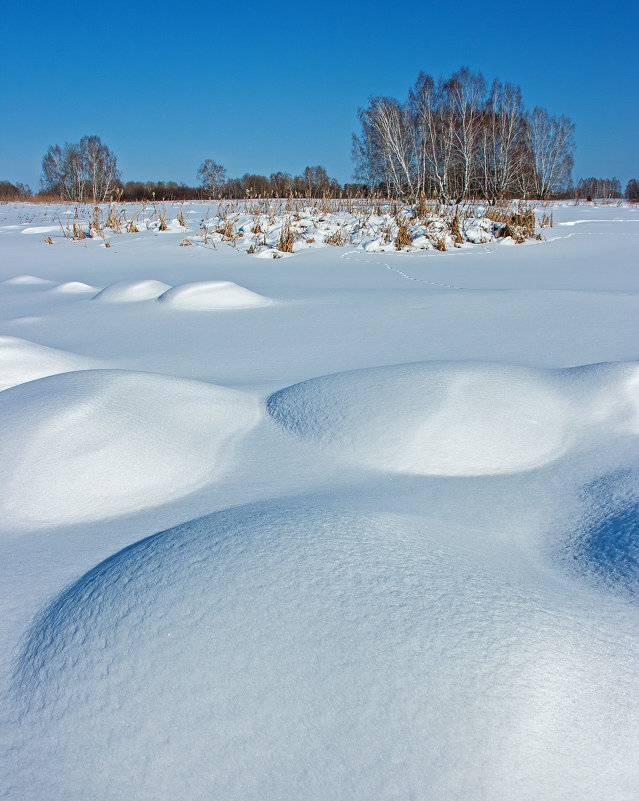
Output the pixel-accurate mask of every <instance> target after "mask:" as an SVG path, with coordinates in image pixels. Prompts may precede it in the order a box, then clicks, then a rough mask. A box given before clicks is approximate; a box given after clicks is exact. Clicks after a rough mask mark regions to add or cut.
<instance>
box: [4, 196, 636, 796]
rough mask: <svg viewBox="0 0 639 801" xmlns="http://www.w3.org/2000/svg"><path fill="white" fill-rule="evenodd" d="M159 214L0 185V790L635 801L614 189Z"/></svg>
mask: <svg viewBox="0 0 639 801" xmlns="http://www.w3.org/2000/svg"><path fill="white" fill-rule="evenodd" d="M165 210H166V219H165V222H166V227H167V230H165V231H160V230H159V227H160V226H159V214H157V213H156V214H155V217H153V219H152V216H153V215H152V214H151V212H150V210H148V209H147V210H143V209H141V208H140V207H135V208H133V209H128V208H127V209H126V210H125V211H126V221H122V223H121V225H120V228H121V229H122V231H123V232H122V233H121V234H118V233H116V232H115V231H114V228H113V227H112V228H110V229H105V230H104V231H103V235H101V234H99V233H97V232H96V231H95V230H94V232H93V233H94V236H93V237H87V238H85V239H81V240H79V241H75V242H74V241H71V239H69V238H65V236H64V235H63V234H64V233H67V234H69V233H71V234H72V231H73V228H72V226H73V218H74V217H75V218H76V226H80V225H81V226H82V228H83V230H84V231H85V232H87V233H88V231H89V224H90V217H91V209H89V210H86V209H81V210H80V211H79V213H78V214H77V215H76V214H75V210H74V209H73V208H72V207H71V208H68V209H67V208H65V207H63V206H59V207H53V206H49V207H47V206H41V205H25V204H22V205H17V206H16V205H2V206H0V388H1V389H2V391H0V442H1V447H2V460H1V461H0V473H1V480H0V521H1V522H2V533H1V536H0V585H1V587H2V597H1V607H0V637H1V642H2V647H1V648H0V682H1V685H0V686H1V689H2V701H3V714H2V721H1V729H0V736H1V745H2V754H0V765H1V767H0V771H1V774H0V794H1V795H0V797H3V798H7V799H11V801H34V799H47V801H62V800H63V799H64V801H69V799H80V798H82V799H84V798H91V799H96V801H103V800H104V801H106V800H107V799H108V800H109V801H111V800H113V801H116V799H117V800H118V801H120V799H124V798H130V799H136V801H142V800H144V799H148V801H151V800H153V801H161V800H162V799H176V798H184V799H193V800H195V799H202V801H205V800H206V801H210V799H220V801H233V799H237V801H249V800H250V799H253V800H254V801H269V800H272V801H275V799H277V801H281V799H313V800H314V801H332V799H335V800H336V801H337V799H339V800H340V801H342V799H353V800H355V799H360V800H361V801H370V799H376V800H377V799H379V801H382V800H383V801H387V800H388V801H389V800H390V799H401V800H402V801H403V800H404V799H415V800H416V801H421V799H460V801H461V799H464V801H466V799H473V801H474V800H475V799H477V800H478V801H479V800H480V799H486V801H489V800H490V801H493V799H499V801H511V800H512V801H522V799H526V800H528V799H530V800H531V801H532V800H533V799H534V800H535V801H536V800H537V799H539V801H541V800H542V799H543V801H555V800H556V801H600V800H601V799H602V798H607V799H612V800H613V801H622V799H624V800H625V799H627V800H628V801H630V799H636V797H637V787H638V786H639V760H638V759H637V754H638V753H639V522H638V518H639V361H637V360H638V359H639V325H638V321H639V313H638V312H639V270H638V269H637V267H638V264H639V259H638V258H637V256H638V253H639V207H637V206H634V207H628V206H612V205H593V204H587V205H579V206H574V205H572V204H563V205H562V204H556V205H554V206H553V207H552V208H544V209H539V215H540V216H541V215H542V214H544V213H546V214H549V213H550V212H552V215H553V219H554V227H552V228H545V229H543V240H542V241H531V242H528V243H526V244H523V245H515V244H514V243H513V241H512V240H511V239H501V238H496V231H495V229H494V228H491V227H490V225H489V223H488V222H484V221H483V220H484V218H483V217H481V216H477V217H472V218H471V217H470V216H469V217H468V219H467V220H465V221H464V228H463V231H464V237H463V238H464V241H463V242H462V243H461V247H454V244H455V242H454V241H453V240H452V239H450V240H449V241H448V242H447V243H446V244H447V246H448V250H447V252H439V251H438V250H436V249H435V248H434V247H433V246H432V243H433V241H437V236H436V234H437V231H435V233H434V234H433V232H432V231H431V232H430V233H429V232H428V231H427V230H426V229H425V230H424V231H422V232H421V233H420V231H418V230H412V231H409V235H410V236H411V237H412V239H413V241H414V242H415V244H414V247H413V249H412V250H410V251H408V252H395V250H396V248H395V245H394V244H393V242H394V241H395V240H394V238H395V237H396V236H397V231H396V230H395V229H393V228H392V219H395V218H391V217H390V215H387V216H388V219H385V220H382V221H381V222H379V221H376V220H375V219H372V218H371V217H369V218H368V221H367V225H368V226H369V227H368V228H365V229H363V228H362V227H361V226H360V227H359V228H358V225H359V223H358V218H357V215H356V214H353V215H351V217H352V218H353V219H352V220H351V221H350V222H349V221H348V214H347V213H346V212H343V213H342V215H341V217H340V215H337V214H336V215H333V216H332V217H331V215H326V216H327V219H325V220H323V221H322V224H323V223H326V225H324V227H322V226H321V225H320V224H319V223H320V221H319V217H317V215H316V216H315V217H313V215H312V214H311V213H310V212H309V215H308V221H309V224H308V225H306V221H307V220H306V218H305V217H304V214H302V213H298V216H299V219H298V220H295V221H294V223H295V225H297V229H296V231H297V239H296V244H295V246H294V248H293V249H294V251H295V252H294V253H292V254H290V253H281V251H280V250H279V248H278V244H279V243H280V242H281V241H282V230H281V229H282V225H283V223H282V220H281V219H279V218H278V219H275V221H274V222H270V221H269V219H268V215H264V218H263V219H262V220H261V222H260V226H259V227H260V228H261V229H262V231H261V232H258V233H255V231H254V227H255V219H256V215H255V214H253V215H252V216H251V215H249V213H248V211H246V214H245V215H244V217H245V218H246V219H244V217H242V216H241V215H240V216H239V217H237V219H236V218H235V217H234V218H233V220H234V222H233V226H234V228H233V231H232V234H233V235H232V236H231V237H230V238H229V237H227V236H226V235H225V234H224V233H223V232H222V233H220V232H218V230H217V229H223V225H222V222H225V221H228V218H229V216H230V212H229V211H228V210H226V211H224V212H223V214H222V215H220V213H219V210H218V209H217V208H216V207H215V206H207V205H198V204H185V205H183V206H182V205H178V204H175V205H170V204H168V205H167V206H166V207H165ZM381 212H382V217H383V215H384V214H386V213H387V210H384V209H382V210H381ZM234 213H236V211H235V212H234ZM293 213H295V212H294V211H291V214H293ZM180 215H182V220H180ZM236 216H237V213H236ZM222 217H223V218H224V219H222ZM105 218H106V209H105V210H103V217H102V221H103V222H104V219H105ZM132 218H133V219H134V220H135V225H134V226H130V229H129V231H128V232H127V231H126V229H125V224H126V222H128V221H130V220H131V219H132ZM60 220H62V221H63V224H62V226H61V225H60V222H59V221H60ZM67 220H68V221H69V224H67ZM211 220H213V221H214V222H213V223H211V224H210V221H211ZM182 222H184V224H182ZM291 224H292V225H293V223H291ZM278 225H279V228H278ZM295 225H293V227H295ZM244 226H246V230H244ZM269 226H270V227H269ZM347 226H350V227H349V228H348V244H346V245H344V246H343V247H335V246H329V245H323V243H324V241H325V240H326V239H327V238H329V237H333V236H334V235H335V234H336V233H338V236H337V237H336V239H334V240H333V241H337V240H339V239H340V237H341V238H342V239H344V236H345V231H346V228H347ZM374 226H379V230H377V229H376V230H373V228H374ZM384 226H385V229H384V230H385V232H384V230H382V228H384ZM389 226H390V228H389ZM133 227H135V228H137V229H138V230H137V231H134V230H131V229H132V228H133ZM116 228H117V225H116ZM249 228H250V230H249ZM203 229H204V230H203ZM209 229H210V230H209ZM240 229H243V230H240ZM326 231H328V233H326ZM467 231H470V232H471V233H470V237H469V236H468V235H467ZM482 231H483V232H484V233H483V234H482V233H481V232H482ZM377 234H379V236H377ZM484 234H485V236H484ZM440 235H441V231H440ZM420 237H423V238H420ZM47 238H50V240H51V242H52V244H49V243H48V242H46V241H44V240H46V239H47ZM389 238H390V242H389V241H387V240H388V239H389ZM294 239H295V236H294ZM440 239H441V236H440ZM185 240H188V242H190V243H191V245H190V246H188V245H185ZM223 240H224V241H223ZM309 240H313V241H309ZM472 242H475V244H472ZM457 244H460V243H457ZM107 245H108V247H107ZM181 245H185V246H182V247H181ZM252 246H254V247H253V250H252V251H251V255H249V252H248V251H250V250H251V247H252ZM380 250H381V251H382V252H376V251H380ZM273 255H275V256H280V255H282V256H283V257H282V258H272V257H273Z"/></svg>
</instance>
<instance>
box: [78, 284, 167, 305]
mask: <svg viewBox="0 0 639 801" xmlns="http://www.w3.org/2000/svg"><path fill="white" fill-rule="evenodd" d="M170 288H171V287H170V286H169V284H165V283H164V281H154V280H152V279H148V280H141V281H116V283H114V284H110V285H109V286H107V287H105V288H104V289H102V290H100V292H98V294H97V295H94V297H93V300H98V301H100V302H102V303H131V302H136V301H140V300H154V299H155V298H157V297H158V296H159V295H161V294H163V293H164V292H166V291H167V290H168V289H170Z"/></svg>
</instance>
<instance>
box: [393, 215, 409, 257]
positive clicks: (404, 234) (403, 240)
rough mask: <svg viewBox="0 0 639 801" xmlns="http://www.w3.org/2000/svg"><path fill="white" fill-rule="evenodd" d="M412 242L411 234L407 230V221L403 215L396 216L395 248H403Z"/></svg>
mask: <svg viewBox="0 0 639 801" xmlns="http://www.w3.org/2000/svg"><path fill="white" fill-rule="evenodd" d="M412 244H413V240H412V239H411V235H410V234H409V232H408V221H407V220H406V219H405V218H403V217H398V218H397V236H396V237H395V248H396V249H397V250H403V249H404V248H409V247H410V246H411V245H412Z"/></svg>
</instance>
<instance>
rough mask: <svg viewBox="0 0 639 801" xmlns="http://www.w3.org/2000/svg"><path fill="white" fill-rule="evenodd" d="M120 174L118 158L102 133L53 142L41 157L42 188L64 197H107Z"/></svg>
mask: <svg viewBox="0 0 639 801" xmlns="http://www.w3.org/2000/svg"><path fill="white" fill-rule="evenodd" d="M119 178H120V174H119V172H118V168H117V159H116V157H115V155H114V154H113V153H112V151H111V150H109V148H108V147H107V146H106V145H104V144H102V142H101V140H100V137H99V136H83V137H82V139H80V142H79V143H78V144H72V143H69V142H67V143H66V145H65V146H64V147H62V148H61V147H60V145H50V147H49V149H48V150H47V152H46V154H45V156H44V158H43V159H42V188H43V190H44V191H45V192H46V193H49V194H52V195H58V196H59V197H61V198H63V199H64V200H71V201H77V202H79V203H82V202H84V201H91V202H92V203H101V202H103V201H105V200H107V199H108V198H109V197H110V196H111V195H112V194H113V191H114V189H115V188H116V185H117V182H118V181H119Z"/></svg>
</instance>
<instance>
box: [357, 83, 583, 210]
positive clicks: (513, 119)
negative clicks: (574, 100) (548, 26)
mask: <svg viewBox="0 0 639 801" xmlns="http://www.w3.org/2000/svg"><path fill="white" fill-rule="evenodd" d="M359 120H360V123H361V133H360V134H359V135H358V136H354V137H353V159H354V163H355V171H356V177H357V178H358V179H359V180H361V181H363V182H364V183H365V184H366V185H368V186H377V187H380V188H381V189H383V190H385V191H386V192H387V193H388V194H389V195H391V196H393V197H407V198H416V197H418V196H419V195H425V196H427V197H438V198H440V199H441V200H443V201H444V202H446V203H449V202H453V201H456V202H460V201H462V200H464V199H467V198H484V199H490V200H496V199H498V198H507V197H524V198H527V197H535V198H548V197H551V196H553V195H558V194H560V193H566V192H568V190H569V188H570V177H571V171H572V166H573V156H572V153H573V149H574V141H573V133H574V125H573V124H572V122H571V121H570V120H569V119H568V118H567V117H564V116H552V115H550V114H549V113H548V112H547V111H546V110H545V109H543V108H540V107H535V108H534V109H533V111H532V112H530V111H527V110H526V108H525V107H524V104H523V101H522V97H521V90H520V89H519V87H517V86H514V85H513V84H510V83H501V82H500V81H498V80H494V81H493V82H492V83H491V84H488V83H487V82H486V81H485V80H484V78H483V76H482V75H481V73H472V72H471V71H470V70H469V69H468V68H466V67H464V68H462V69H460V70H458V71H457V72H455V73H453V75H451V76H450V77H449V78H440V79H439V80H438V81H435V80H434V79H433V78H432V77H431V76H430V75H427V74H426V73H421V74H420V75H419V77H418V78H417V81H416V83H415V85H414V86H413V87H412V88H411V89H410V91H409V93H408V99H407V100H406V101H405V102H400V101H399V100H396V99H395V98H392V97H372V98H371V99H370V101H369V105H368V107H367V108H363V109H360V110H359Z"/></svg>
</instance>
